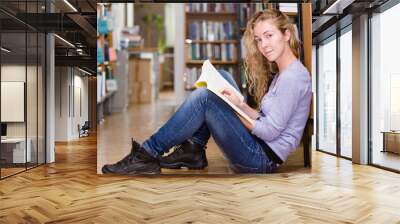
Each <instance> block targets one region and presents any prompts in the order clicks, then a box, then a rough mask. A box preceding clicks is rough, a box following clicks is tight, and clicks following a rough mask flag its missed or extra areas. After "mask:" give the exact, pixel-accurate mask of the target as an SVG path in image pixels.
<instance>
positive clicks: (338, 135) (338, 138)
mask: <svg viewBox="0 0 400 224" xmlns="http://www.w3.org/2000/svg"><path fill="white" fill-rule="evenodd" d="M337 29H338V28H337ZM340 67H341V66H340V30H339V29H338V30H337V31H336V155H337V156H339V157H340V156H341V131H342V130H341V123H340V121H341V119H340V100H341V99H340V74H341V72H340Z"/></svg>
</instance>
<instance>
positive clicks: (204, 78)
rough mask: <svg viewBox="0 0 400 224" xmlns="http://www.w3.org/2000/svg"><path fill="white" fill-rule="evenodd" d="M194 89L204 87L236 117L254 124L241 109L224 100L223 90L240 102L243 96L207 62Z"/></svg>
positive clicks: (226, 99)
mask: <svg viewBox="0 0 400 224" xmlns="http://www.w3.org/2000/svg"><path fill="white" fill-rule="evenodd" d="M195 87H206V88H207V89H209V90H210V91H211V92H213V93H214V94H215V95H217V96H218V97H220V98H221V99H222V100H223V101H225V102H226V103H227V104H228V105H229V106H230V107H231V108H232V109H233V110H234V111H235V112H236V113H237V114H238V115H240V116H241V117H243V118H244V119H245V120H247V121H248V122H250V124H254V120H253V119H251V118H250V117H249V116H248V115H247V114H246V113H245V112H244V111H243V110H242V109H240V108H239V107H238V106H236V105H235V104H233V103H232V102H231V101H229V99H228V98H226V97H225V96H224V95H223V94H222V91H223V90H224V89H229V90H231V91H232V92H233V93H234V94H235V95H236V96H237V97H239V99H240V100H241V101H243V100H244V97H243V95H242V94H241V93H240V92H239V91H238V90H237V89H235V88H234V87H233V86H232V85H231V84H229V82H228V81H227V80H225V79H224V77H222V75H221V74H220V73H219V72H218V71H217V69H216V68H215V67H214V66H213V65H212V64H211V62H210V61H209V60H206V61H204V63H203V66H202V69H201V75H200V77H199V79H198V80H197V81H196V83H195Z"/></svg>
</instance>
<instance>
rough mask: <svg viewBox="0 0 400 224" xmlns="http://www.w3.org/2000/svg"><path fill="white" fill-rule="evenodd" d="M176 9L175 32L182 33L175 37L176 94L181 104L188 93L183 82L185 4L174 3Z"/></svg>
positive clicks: (176, 98) (178, 102) (177, 100)
mask: <svg viewBox="0 0 400 224" xmlns="http://www.w3.org/2000/svg"><path fill="white" fill-rule="evenodd" d="M174 8H175V9H174V10H175V21H176V24H175V33H177V34H180V35H177V36H176V38H175V45H174V95H175V100H176V103H177V104H180V103H181V102H182V101H183V100H184V99H185V98H186V96H185V95H186V93H185V89H184V83H183V75H184V71H185V57H184V53H185V49H184V44H183V43H184V42H185V37H184V35H183V34H182V30H185V20H184V18H185V6H184V4H183V3H181V4H174Z"/></svg>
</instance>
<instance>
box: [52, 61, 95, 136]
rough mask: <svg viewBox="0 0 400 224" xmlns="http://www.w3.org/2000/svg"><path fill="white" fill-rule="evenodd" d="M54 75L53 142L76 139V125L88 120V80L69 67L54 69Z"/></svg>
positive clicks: (77, 134)
mask: <svg viewBox="0 0 400 224" xmlns="http://www.w3.org/2000/svg"><path fill="white" fill-rule="evenodd" d="M56 74H57V75H56V83H55V86H56V88H55V89H56V91H55V123H56V131H55V141H69V140H73V139H77V138H78V137H79V133H78V124H80V125H83V124H84V122H85V121H87V120H88V105H89V102H88V78H87V77H86V76H83V73H82V72H80V71H79V70H77V69H75V68H71V67H56ZM80 110H82V112H81V111H80Z"/></svg>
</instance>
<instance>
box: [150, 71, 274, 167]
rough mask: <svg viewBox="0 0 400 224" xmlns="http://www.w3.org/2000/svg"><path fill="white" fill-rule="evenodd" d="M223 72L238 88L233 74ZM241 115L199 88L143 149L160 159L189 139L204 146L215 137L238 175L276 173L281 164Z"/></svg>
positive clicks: (205, 90) (206, 90) (212, 94)
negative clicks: (243, 120) (165, 152)
mask: <svg viewBox="0 0 400 224" xmlns="http://www.w3.org/2000/svg"><path fill="white" fill-rule="evenodd" d="M220 73H221V74H222V75H223V76H224V78H225V79H226V80H228V82H230V83H231V84H232V85H234V87H235V88H237V85H236V83H235V82H234V81H233V79H232V77H231V75H230V74H229V73H227V72H225V71H220ZM237 116H238V115H236V113H235V112H234V111H233V109H232V108H231V107H230V106H229V105H228V104H227V103H225V102H224V101H223V100H222V99H220V98H219V97H218V96H217V95H215V94H214V93H212V92H211V91H209V90H208V89H206V88H199V89H196V90H194V91H193V92H192V93H191V94H190V95H189V97H188V98H187V99H186V100H185V101H184V102H183V104H182V105H181V106H180V107H179V109H178V110H177V111H176V112H175V114H173V115H172V117H171V118H170V119H169V120H168V121H167V122H166V123H165V124H164V125H163V126H162V127H161V128H160V129H159V130H158V131H157V132H156V133H154V134H153V135H152V136H151V137H150V138H149V139H147V140H146V141H145V142H144V143H143V148H144V149H145V150H146V151H147V152H148V153H150V154H151V155H153V156H154V157H158V156H159V155H161V154H163V152H164V151H166V150H168V149H170V148H171V147H173V146H175V145H178V144H180V143H182V142H183V141H185V140H187V139H191V140H193V141H194V142H196V143H198V144H200V145H202V146H204V145H206V144H207V142H208V139H209V138H210V135H212V136H213V138H214V140H215V142H216V143H217V145H218V146H219V148H220V149H221V150H222V152H223V154H224V155H225V157H226V158H227V159H228V160H229V162H230V164H231V167H232V169H233V170H234V171H235V172H239V173H272V172H273V171H275V169H276V168H277V164H276V163H275V162H273V161H272V160H271V159H270V158H268V156H267V155H266V154H265V152H264V150H263V143H262V142H261V140H260V139H258V138H257V137H256V136H254V135H252V134H251V133H250V132H249V131H248V130H247V129H246V127H245V126H244V125H243V124H242V122H241V121H240V119H239V118H238V117H237Z"/></svg>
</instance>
